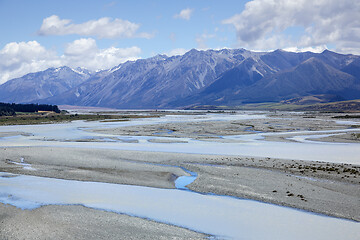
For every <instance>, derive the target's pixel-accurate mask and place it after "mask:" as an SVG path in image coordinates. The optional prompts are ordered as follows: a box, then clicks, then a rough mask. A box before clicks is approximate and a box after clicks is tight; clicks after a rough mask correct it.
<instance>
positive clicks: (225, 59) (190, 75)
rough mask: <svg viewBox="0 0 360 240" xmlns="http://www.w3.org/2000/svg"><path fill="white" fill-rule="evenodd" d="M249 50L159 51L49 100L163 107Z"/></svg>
mask: <svg viewBox="0 0 360 240" xmlns="http://www.w3.org/2000/svg"><path fill="white" fill-rule="evenodd" d="M245 54H248V51H246V50H243V49H240V50H227V49H224V50H220V51H212V50H209V51H197V50H191V51H189V52H187V53H186V54H184V55H182V56H174V57H167V56H165V55H158V56H155V57H153V58H149V59H141V60H137V61H134V62H126V63H123V64H120V65H119V66H117V67H115V68H113V69H110V70H108V71H103V72H101V73H99V74H96V75H94V76H93V77H91V78H90V79H89V80H88V81H86V82H84V83H83V84H81V85H79V86H77V87H75V88H74V89H72V90H70V91H68V92H66V93H65V94H62V95H59V96H57V97H54V98H50V99H46V101H48V102H53V103H55V102H56V103H60V104H75V105H86V106H102V107H115V108H164V107H168V103H169V102H172V101H175V100H177V99H181V98H184V97H187V96H189V95H193V94H196V93H198V92H200V91H201V90H202V89H204V88H205V87H207V86H209V85H210V84H211V83H213V82H214V80H215V79H216V78H217V77H218V76H219V75H221V74H222V73H223V72H225V71H227V70H229V69H231V68H233V67H235V66H236V65H237V64H239V63H240V62H242V61H243V60H244V59H245V57H244V56H243V55H245Z"/></svg>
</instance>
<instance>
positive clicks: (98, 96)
mask: <svg viewBox="0 0 360 240" xmlns="http://www.w3.org/2000/svg"><path fill="white" fill-rule="evenodd" d="M79 70H80V69H77V70H76V69H75V70H74V69H71V68H68V67H62V68H57V69H55V68H51V69H48V70H46V71H42V72H38V73H32V74H28V75H26V76H24V77H22V78H18V79H14V80H11V81H9V82H7V83H5V84H3V85H1V86H0V101H7V102H39V103H47V104H67V105H79V106H98V107H111V108H122V109H126V108H127V109H141V108H143V109H149V108H173V107H184V106H191V105H238V104H242V103H248V102H264V101H271V102H278V101H283V100H289V99H295V100H294V101H299V102H304V101H305V100H306V101H310V100H311V101H320V102H324V101H325V102H326V101H334V100H336V99H355V98H360V57H359V56H355V55H344V54H339V53H335V52H331V51H328V50H326V51H324V52H322V53H312V52H304V53H293V52H286V51H283V50H276V51H273V52H251V51H247V50H245V49H222V50H207V51H198V50H195V49H193V50H191V51H189V52H187V53H185V54H184V55H181V56H173V57H168V56H166V55H157V56H155V57H152V58H148V59H139V60H137V61H129V62H125V63H122V64H120V65H118V66H116V67H114V68H112V69H109V70H104V71H99V72H96V73H94V74H91V73H89V72H85V71H83V72H80V71H79ZM319 96H326V97H320V98H319ZM296 99H297V100H296Z"/></svg>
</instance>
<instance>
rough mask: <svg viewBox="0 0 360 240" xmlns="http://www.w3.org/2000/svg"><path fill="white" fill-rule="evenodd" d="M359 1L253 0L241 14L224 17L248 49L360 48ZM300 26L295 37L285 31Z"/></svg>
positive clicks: (342, 49) (242, 44)
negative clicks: (298, 33)
mask: <svg viewBox="0 0 360 240" xmlns="http://www.w3.org/2000/svg"><path fill="white" fill-rule="evenodd" d="M359 12H360V2H359V1H353V0H343V1H338V0H316V1H314V0H298V1H292V0H277V1H274V0H253V1H250V2H248V3H246V5H245V9H244V10H243V12H241V13H240V14H236V15H234V16H232V17H231V18H229V19H226V20H224V21H223V23H224V24H231V25H233V26H234V27H235V29H236V32H237V39H238V43H239V45H241V46H244V47H247V48H251V49H262V50H267V49H276V48H287V47H298V48H306V47H315V48H318V47H319V46H324V45H328V44H332V45H335V46H336V50H337V51H342V52H344V51H348V50H351V51H352V52H355V53H359V52H360V18H359ZM294 27H295V28H298V30H299V29H302V32H301V34H300V36H298V37H297V38H296V39H294V38H293V37H291V34H289V33H287V31H288V30H289V29H291V28H294Z"/></svg>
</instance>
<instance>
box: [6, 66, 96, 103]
mask: <svg viewBox="0 0 360 240" xmlns="http://www.w3.org/2000/svg"><path fill="white" fill-rule="evenodd" d="M89 76H90V72H89V71H87V70H84V69H80V68H79V69H71V68H69V67H60V68H49V69H47V70H45V71H41V72H36V73H29V74H27V75H25V76H23V77H20V78H16V79H12V80H10V81H8V82H6V83H4V84H2V85H0V102H10V103H28V102H37V101H38V100H40V99H44V98H47V97H51V96H56V95H59V94H61V93H63V92H65V91H68V90H69V89H72V88H73V87H75V86H77V85H79V84H80V83H82V82H84V81H85V80H86V79H87V78H88V77H89Z"/></svg>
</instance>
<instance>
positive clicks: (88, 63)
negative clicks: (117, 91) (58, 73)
mask: <svg viewBox="0 0 360 240" xmlns="http://www.w3.org/2000/svg"><path fill="white" fill-rule="evenodd" d="M140 53H141V49H140V48H139V47H135V46H134V47H129V48H115V47H110V48H106V49H99V48H98V47H97V45H96V41H95V40H94V39H92V38H82V39H78V40H75V41H74V42H72V43H69V44H68V45H67V46H66V48H65V51H64V55H63V56H61V58H62V59H63V62H64V65H67V66H71V67H84V68H87V69H91V70H97V69H107V68H111V67H114V66H116V65H118V64H120V63H122V62H125V61H128V60H135V59H138V58H139V57H138V55H139V54H140Z"/></svg>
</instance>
